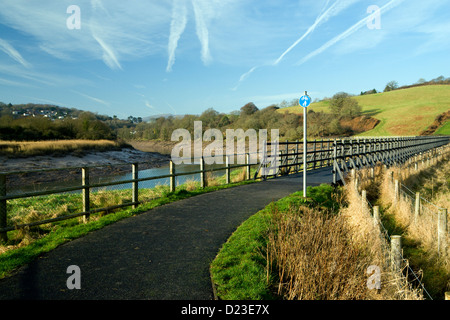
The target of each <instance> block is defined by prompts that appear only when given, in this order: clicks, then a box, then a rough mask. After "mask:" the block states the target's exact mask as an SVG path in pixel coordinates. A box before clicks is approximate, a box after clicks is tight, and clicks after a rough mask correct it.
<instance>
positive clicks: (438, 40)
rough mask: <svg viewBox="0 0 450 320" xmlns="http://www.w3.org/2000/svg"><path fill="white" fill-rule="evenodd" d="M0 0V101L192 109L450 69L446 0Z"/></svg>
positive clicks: (357, 88)
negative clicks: (69, 8)
mask: <svg viewBox="0 0 450 320" xmlns="http://www.w3.org/2000/svg"><path fill="white" fill-rule="evenodd" d="M1 2H2V3H1V6H0V101H2V102H5V103H10V102H11V103H13V104H17V103H29V102H31V103H49V104H56V105H59V106H63V107H70V108H72V107H73V108H78V109H82V110H89V111H92V112H97V113H99V114H105V115H110V116H112V115H117V116H118V117H119V118H126V117H128V116H129V115H133V116H136V117H137V116H141V117H146V116H151V115H157V114H165V113H172V114H176V115H181V114H200V113H201V112H202V111H204V110H206V109H207V108H214V109H215V110H217V111H220V112H231V111H233V110H238V109H239V108H240V107H242V106H243V105H244V104H246V103H247V102H250V101H252V102H254V103H255V104H256V105H257V106H258V107H259V108H264V107H266V106H268V105H270V104H272V103H279V102H281V101H282V100H287V101H291V100H292V99H298V98H299V97H300V96H301V95H302V93H303V91H305V90H306V91H308V94H309V95H310V96H311V97H312V99H313V100H314V99H316V98H318V99H322V98H324V97H330V96H332V95H333V94H334V93H337V92H340V91H345V92H349V93H353V94H358V93H359V92H361V91H365V90H371V89H373V88H375V89H377V90H383V89H384V86H385V85H386V83H387V82H389V81H391V80H396V81H397V82H398V83H399V84H400V85H406V84H412V83H414V82H416V81H417V80H418V79H419V78H424V79H426V80H430V79H432V78H436V77H438V76H440V75H444V76H446V77H449V76H450V70H449V69H450V54H449V52H450V19H449V17H450V15H449V12H450V2H449V1H448V0H428V1H423V0H383V1H378V0H360V1H357V0H337V1H336V0H297V1H294V0H173V1H172V0H146V1H144V0H139V1H138V0H128V1H116V0H103V1H102V0H92V1H88V0H83V1H77V0H69V1H66V0H52V1H49V0H41V1H32V0H1ZM71 5H76V6H78V8H79V9H80V11H79V12H80V15H79V18H80V19H79V20H77V19H74V18H78V16H74V14H75V13H76V12H75V11H71V10H70V11H69V12H68V10H67V9H68V7H69V6H71ZM373 6H376V7H373ZM371 7H372V8H379V9H380V11H379V12H378V13H379V15H377V12H375V15H371V14H372V13H373V11H370V10H369V11H370V12H368V9H369V8H371ZM378 17H379V19H378ZM68 20H69V25H71V24H74V23H76V22H77V21H79V22H80V28H79V29H77V28H75V29H71V28H68Z"/></svg>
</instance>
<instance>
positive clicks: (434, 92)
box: [278, 85, 450, 136]
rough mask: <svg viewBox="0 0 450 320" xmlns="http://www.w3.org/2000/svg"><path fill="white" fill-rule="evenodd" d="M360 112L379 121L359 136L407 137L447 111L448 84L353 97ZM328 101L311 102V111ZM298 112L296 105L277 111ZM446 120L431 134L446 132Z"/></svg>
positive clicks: (449, 100)
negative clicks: (359, 107) (360, 108)
mask: <svg viewBox="0 0 450 320" xmlns="http://www.w3.org/2000/svg"><path fill="white" fill-rule="evenodd" d="M354 98H355V99H356V100H357V101H358V103H359V105H360V106H361V107H362V111H363V114H364V115H367V116H371V117H374V118H376V119H378V120H380V123H379V124H378V125H377V126H376V127H375V128H374V129H372V130H369V131H366V132H364V133H362V134H360V135H361V136H409V135H420V134H421V133H422V132H423V131H425V130H426V129H427V128H428V127H429V126H430V125H432V124H433V122H434V120H435V119H436V117H437V116H438V115H440V114H442V113H444V112H446V111H448V110H450V85H426V86H418V87H412V88H407V89H397V90H393V91H389V92H383V93H376V94H369V95H362V96H355V97H354ZM328 106H329V101H320V102H316V103H313V104H311V106H310V107H309V108H308V109H312V110H313V111H314V112H319V111H322V112H325V113H328V112H329V108H328ZM278 111H279V112H281V113H284V112H286V111H288V112H292V113H300V112H302V110H301V109H300V107H299V106H296V107H288V108H283V109H279V110H278ZM449 131H450V125H449V122H448V121H447V122H445V123H444V124H443V125H442V126H441V127H439V128H438V129H437V131H436V132H435V134H450V132H449Z"/></svg>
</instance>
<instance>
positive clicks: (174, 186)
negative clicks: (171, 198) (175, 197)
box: [169, 160, 176, 192]
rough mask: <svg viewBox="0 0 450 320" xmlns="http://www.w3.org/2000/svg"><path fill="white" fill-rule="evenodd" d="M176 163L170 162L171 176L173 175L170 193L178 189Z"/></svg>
mask: <svg viewBox="0 0 450 320" xmlns="http://www.w3.org/2000/svg"><path fill="white" fill-rule="evenodd" d="M175 172H176V171H175V163H173V161H172V160H170V162H169V174H171V177H170V192H174V191H175V188H176V181H175Z"/></svg>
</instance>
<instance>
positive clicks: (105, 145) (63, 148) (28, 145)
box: [0, 140, 130, 158]
mask: <svg viewBox="0 0 450 320" xmlns="http://www.w3.org/2000/svg"><path fill="white" fill-rule="evenodd" d="M124 147H130V146H129V145H128V144H127V143H125V142H123V141H113V140H54V141H0V155H3V156H8V157H13V158H19V157H20V158H21V157H31V156H41V155H53V156H54V155H66V154H69V153H70V154H72V155H83V153H84V152H85V151H109V150H120V149H122V148H124Z"/></svg>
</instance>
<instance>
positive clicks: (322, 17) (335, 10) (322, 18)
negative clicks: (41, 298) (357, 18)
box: [232, 0, 357, 90]
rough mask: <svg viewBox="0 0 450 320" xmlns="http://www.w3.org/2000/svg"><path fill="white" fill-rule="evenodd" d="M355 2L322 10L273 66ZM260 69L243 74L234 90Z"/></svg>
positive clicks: (342, 3)
mask: <svg viewBox="0 0 450 320" xmlns="http://www.w3.org/2000/svg"><path fill="white" fill-rule="evenodd" d="M355 2H357V0H347V1H340V0H337V1H336V2H335V3H333V5H332V6H331V7H329V8H328V9H327V10H326V11H325V12H323V10H324V9H322V10H321V13H320V14H319V16H318V17H317V18H316V21H315V22H314V23H313V24H312V25H311V26H310V27H309V28H308V30H306V32H305V33H304V34H303V35H302V36H301V37H300V38H298V39H297V41H295V42H294V43H293V44H292V45H291V46H290V47H289V48H288V49H287V50H285V51H284V52H283V53H282V54H281V56H280V57H278V59H277V60H275V62H273V63H272V65H273V66H276V65H278V64H279V63H280V62H281V60H283V58H284V57H285V56H286V55H287V54H288V53H289V52H290V51H291V50H292V49H294V48H295V47H296V46H297V45H298V44H299V43H300V42H302V41H303V39H305V38H306V37H307V36H308V35H309V34H311V33H312V32H313V31H314V30H315V29H316V28H317V27H318V26H319V25H321V24H322V23H325V22H326V21H327V20H328V19H330V18H331V17H333V16H336V15H338V14H339V13H340V12H341V11H342V10H344V9H346V8H347V7H349V6H350V5H352V4H353V3H355ZM328 3H329V0H328V1H327V2H326V4H325V6H324V8H326V7H327V6H328ZM259 67H260V66H255V67H253V68H251V69H250V70H249V71H247V72H246V73H244V74H242V75H241V77H240V79H239V82H238V84H237V85H236V86H235V87H234V88H233V89H232V90H236V89H237V87H238V86H239V84H240V83H241V82H243V81H244V80H245V79H246V78H248V77H249V76H250V74H251V73H253V71H255V70H256V69H257V68H259Z"/></svg>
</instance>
